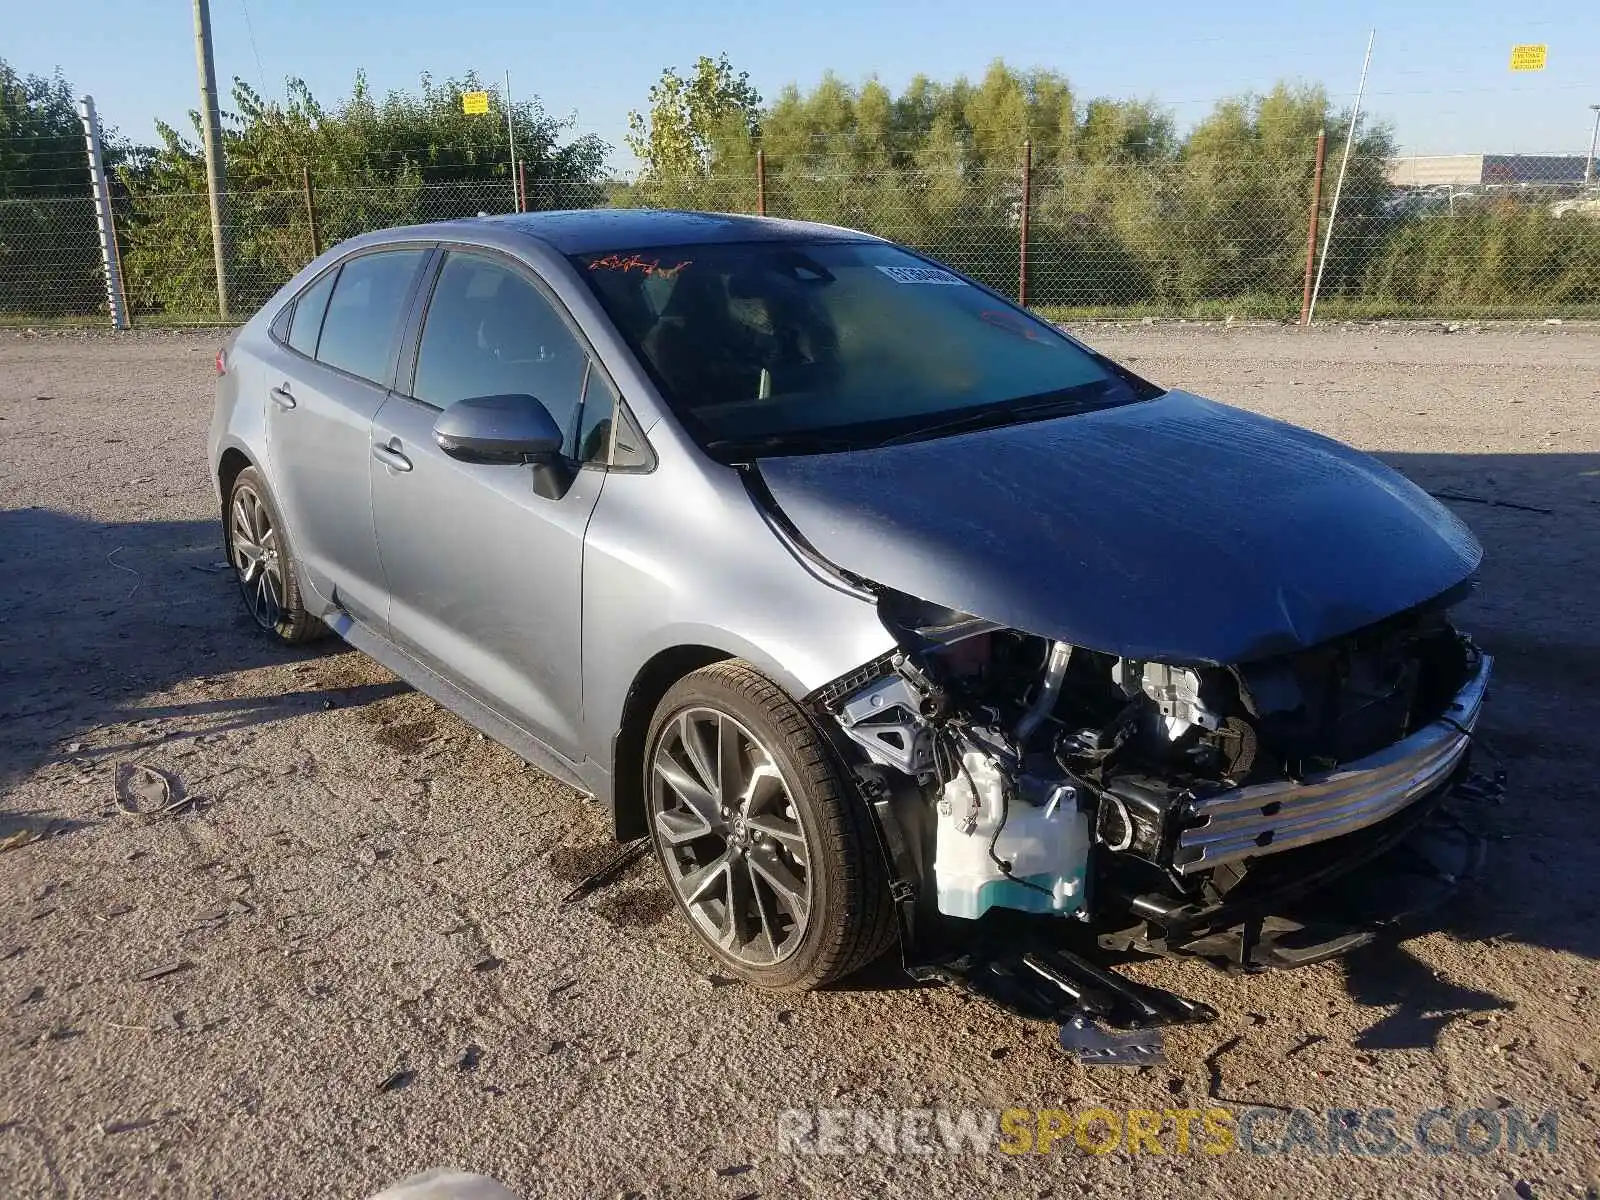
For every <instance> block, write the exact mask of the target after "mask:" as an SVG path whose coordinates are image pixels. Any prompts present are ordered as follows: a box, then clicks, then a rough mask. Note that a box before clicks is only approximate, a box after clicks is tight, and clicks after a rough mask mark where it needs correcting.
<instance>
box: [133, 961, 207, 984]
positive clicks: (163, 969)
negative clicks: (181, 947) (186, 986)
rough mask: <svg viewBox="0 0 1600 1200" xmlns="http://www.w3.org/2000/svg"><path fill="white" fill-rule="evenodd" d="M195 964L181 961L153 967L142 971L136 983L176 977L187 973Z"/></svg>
mask: <svg viewBox="0 0 1600 1200" xmlns="http://www.w3.org/2000/svg"><path fill="white" fill-rule="evenodd" d="M192 966H194V964H193V963H190V962H184V961H183V960H182V959H179V960H177V961H175V962H169V963H162V964H161V965H160V966H159V967H151V968H150V969H149V970H148V971H141V972H139V974H137V975H135V976H134V982H136V983H149V982H151V981H152V980H155V979H165V978H166V977H167V976H168V975H176V974H177V973H178V972H179V971H187V970H188V969H189V968H190V967H192Z"/></svg>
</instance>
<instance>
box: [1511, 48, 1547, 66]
mask: <svg viewBox="0 0 1600 1200" xmlns="http://www.w3.org/2000/svg"><path fill="white" fill-rule="evenodd" d="M1549 57H1550V47H1549V46H1513V47H1511V69H1512V70H1513V71H1542V70H1544V63H1545V59H1547V58H1549Z"/></svg>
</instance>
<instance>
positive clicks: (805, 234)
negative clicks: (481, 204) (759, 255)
mask: <svg viewBox="0 0 1600 1200" xmlns="http://www.w3.org/2000/svg"><path fill="white" fill-rule="evenodd" d="M483 219H484V220H487V221H489V222H490V223H492V224H495V225H498V226H500V227H501V228H504V229H508V230H513V231H515V232H517V233H520V234H525V235H527V236H529V237H534V238H537V239H539V240H540V241H542V242H544V243H546V244H547V245H549V246H550V247H551V248H552V249H554V250H556V251H557V252H559V253H561V254H592V253H595V252H597V251H609V250H637V249H642V248H644V247H648V246H695V245H706V244H709V243H713V242H792V241H807V242H819V241H826V242H875V241H880V240H881V239H879V238H875V237H873V236H872V235H871V234H868V233H860V232H858V231H856V230H854V229H843V228H840V227H839V226H837V225H822V224H818V223H815V222H812V221H781V220H777V219H775V218H772V217H752V216H745V215H742V214H739V213H711V212H689V211H686V210H682V209H658V208H584V209H570V210H565V211H557V212H534V213H511V214H508V215H505V216H499V217H488V218H483Z"/></svg>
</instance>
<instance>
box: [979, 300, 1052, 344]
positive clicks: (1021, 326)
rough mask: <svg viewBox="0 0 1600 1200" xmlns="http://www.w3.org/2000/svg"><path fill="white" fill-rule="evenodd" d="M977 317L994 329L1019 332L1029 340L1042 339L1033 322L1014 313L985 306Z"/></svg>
mask: <svg viewBox="0 0 1600 1200" xmlns="http://www.w3.org/2000/svg"><path fill="white" fill-rule="evenodd" d="M978 319H979V320H980V321H982V322H983V323H984V324H986V325H993V326H994V327H995V328H996V329H1004V330H1005V331H1006V332H1007V333H1019V334H1021V335H1022V336H1023V337H1025V338H1027V339H1028V340H1029V341H1030V342H1042V341H1044V337H1043V335H1042V334H1040V332H1039V330H1038V329H1036V328H1035V327H1034V324H1033V322H1032V321H1029V320H1028V319H1027V318H1026V317H1020V316H1018V315H1017V314H1016V313H1012V312H1006V311H1004V310H1003V309H995V308H986V309H984V310H983V311H982V312H980V313H979V314H978Z"/></svg>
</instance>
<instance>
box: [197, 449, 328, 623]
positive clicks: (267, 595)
mask: <svg viewBox="0 0 1600 1200" xmlns="http://www.w3.org/2000/svg"><path fill="white" fill-rule="evenodd" d="M222 511H223V519H222V537H223V546H224V548H225V549H226V550H227V553H228V562H229V564H230V565H232V567H233V571H234V577H235V578H236V579H237V580H238V581H239V592H240V595H241V596H242V597H243V599H244V607H245V611H246V612H248V613H249V614H250V616H251V618H252V619H253V620H254V621H255V623H256V624H257V625H258V626H260V627H261V629H263V630H264V631H265V632H267V633H270V634H272V635H273V636H274V637H276V638H277V639H278V640H279V641H281V642H287V643H289V644H291V645H299V644H300V643H302V642H311V641H315V640H316V639H317V638H320V637H324V636H326V635H327V633H328V627H327V626H326V625H324V624H323V623H322V622H321V621H319V620H317V618H316V617H313V616H312V615H311V614H310V613H308V612H307V611H306V610H305V606H304V605H303V604H302V603H301V599H300V581H299V578H298V577H297V575H296V572H295V560H294V552H293V550H292V549H291V547H290V544H289V536H288V531H287V530H286V529H285V528H284V524H283V518H282V517H281V516H280V515H279V514H278V506H277V504H276V503H274V501H273V499H272V493H271V492H270V491H268V490H267V485H266V481H265V480H263V479H262V478H261V473H260V472H259V471H257V470H256V469H255V468H254V467H246V468H245V469H244V470H242V471H240V472H239V474H238V475H237V476H236V477H235V478H234V481H233V483H232V485H231V486H230V487H229V488H228V500H227V504H226V505H225V506H224V508H223V510H222Z"/></svg>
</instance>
